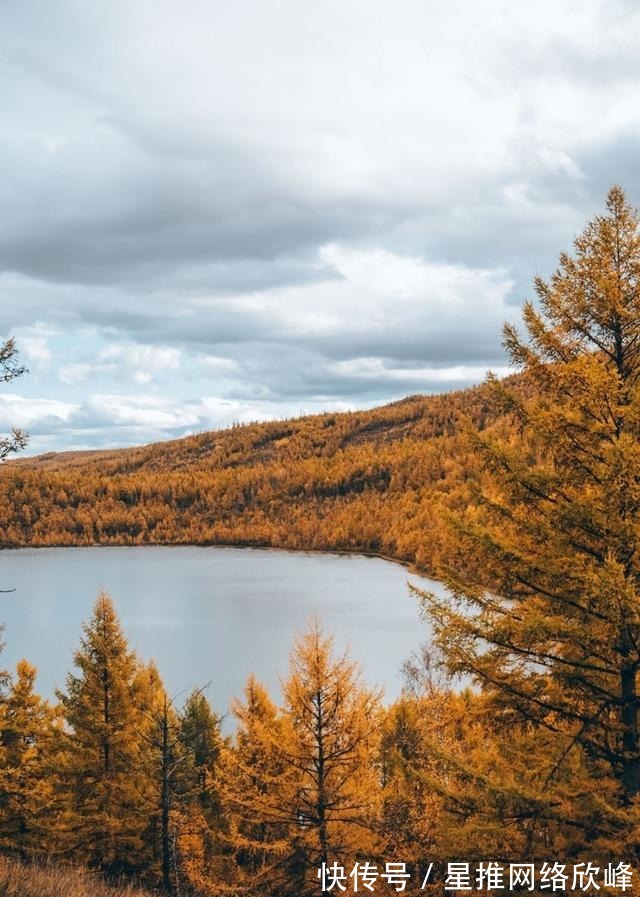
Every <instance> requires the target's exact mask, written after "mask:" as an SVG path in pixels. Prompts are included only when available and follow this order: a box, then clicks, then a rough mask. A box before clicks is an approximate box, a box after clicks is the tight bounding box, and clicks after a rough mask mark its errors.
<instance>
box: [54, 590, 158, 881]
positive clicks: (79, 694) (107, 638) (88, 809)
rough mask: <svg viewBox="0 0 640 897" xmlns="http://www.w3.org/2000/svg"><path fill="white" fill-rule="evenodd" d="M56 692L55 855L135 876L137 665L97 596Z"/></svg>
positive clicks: (139, 830)
mask: <svg viewBox="0 0 640 897" xmlns="http://www.w3.org/2000/svg"><path fill="white" fill-rule="evenodd" d="M74 664H75V667H76V670H77V673H75V674H74V673H69V674H68V676H67V680H66V686H67V688H66V692H65V693H59V694H58V697H59V699H60V701H61V704H62V710H63V714H64V718H65V722H66V724H67V726H68V729H69V731H68V735H67V738H66V744H65V750H64V755H63V758H62V761H61V779H62V788H63V791H64V793H65V795H66V799H67V805H66V812H65V815H64V818H63V819H61V822H62V824H63V829H64V837H63V844H62V849H63V850H65V851H66V852H67V853H71V854H72V855H73V856H74V857H75V858H78V859H82V860H83V861H84V862H86V863H87V864H88V865H90V866H93V867H96V868H99V869H102V870H104V871H105V872H106V873H108V874H119V873H121V872H126V871H129V872H131V871H138V870H139V867H140V857H141V855H142V848H143V844H144V841H143V835H144V831H145V828H146V825H147V806H146V788H145V784H146V783H145V781H144V777H143V776H141V773H140V770H141V766H142V764H141V758H140V754H141V749H142V743H141V730H142V722H143V719H142V716H141V713H140V710H139V708H138V707H137V706H136V700H135V684H136V674H137V662H136V658H135V655H134V653H133V652H132V651H131V650H130V648H129V646H128V643H127V640H126V638H125V636H124V634H123V632H122V629H121V626H120V622H119V620H118V617H117V614H116V611H115V608H114V605H113V602H112V601H111V599H110V598H109V596H108V595H106V594H105V593H104V592H103V593H101V594H100V595H99V596H98V599H97V601H96V603H95V605H94V608H93V613H92V615H91V619H90V621H89V622H88V623H86V624H85V625H84V627H83V636H82V638H81V642H80V648H79V649H78V650H77V651H76V652H75V654H74Z"/></svg>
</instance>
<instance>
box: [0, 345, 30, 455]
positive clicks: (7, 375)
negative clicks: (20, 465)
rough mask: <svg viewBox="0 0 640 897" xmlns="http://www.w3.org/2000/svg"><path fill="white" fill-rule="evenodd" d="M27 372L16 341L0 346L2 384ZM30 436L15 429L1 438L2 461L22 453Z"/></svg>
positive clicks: (0, 380)
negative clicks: (21, 360)
mask: <svg viewBox="0 0 640 897" xmlns="http://www.w3.org/2000/svg"><path fill="white" fill-rule="evenodd" d="M26 372H27V369H26V367H24V365H22V364H20V362H19V361H18V348H17V346H16V343H15V340H14V339H8V340H6V341H5V342H4V343H2V344H1V345H0V383H9V382H10V381H11V380H15V379H16V377H21V376H22V375H23V374H25V373H26ZM27 440H28V436H27V434H26V433H25V432H24V431H23V430H17V429H13V430H12V431H11V434H10V435H9V436H3V437H2V438H0V461H4V459H5V458H7V457H8V456H9V455H12V454H14V453H15V452H19V451H21V450H22V449H23V448H25V446H26V444H27Z"/></svg>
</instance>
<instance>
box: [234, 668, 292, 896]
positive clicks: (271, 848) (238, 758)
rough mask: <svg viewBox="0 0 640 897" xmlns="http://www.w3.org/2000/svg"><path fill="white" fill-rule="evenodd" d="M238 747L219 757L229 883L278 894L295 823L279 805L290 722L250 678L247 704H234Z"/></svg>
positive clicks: (288, 772)
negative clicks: (288, 723) (287, 725)
mask: <svg viewBox="0 0 640 897" xmlns="http://www.w3.org/2000/svg"><path fill="white" fill-rule="evenodd" d="M232 710H233V714H234V716H235V718H236V721H237V729H236V736H235V744H234V745H230V744H228V743H225V744H224V745H223V748H222V751H221V754H220V764H219V775H218V777H217V780H216V794H217V795H219V797H220V799H221V802H222V809H223V813H224V816H225V820H226V831H225V832H224V835H223V839H224V843H225V845H226V851H227V853H228V856H229V858H230V860H231V863H230V865H231V867H232V869H233V872H232V876H231V883H233V884H234V885H235V886H236V887H238V888H241V889H242V890H243V891H245V892H246V893H249V894H253V893H255V894H268V895H274V897H275V895H277V894H278V893H279V890H280V888H281V887H286V884H287V881H286V879H287V875H286V870H285V858H286V856H287V854H288V849H289V836H290V828H291V820H290V818H289V817H288V815H287V813H286V812H284V813H283V809H284V806H283V804H282V803H281V801H282V800H283V799H284V795H285V793H289V788H290V784H289V783H290V779H291V776H292V769H291V767H290V765H289V763H288V759H287V757H286V756H285V755H284V753H283V750H282V748H283V743H284V737H285V729H286V721H285V720H284V718H283V716H282V714H281V713H280V711H279V710H278V708H277V707H276V705H275V704H274V703H273V701H272V700H271V698H270V697H269V694H268V692H267V689H266V688H265V687H264V685H262V683H260V682H258V680H257V679H256V678H255V676H253V675H251V676H249V678H248V680H247V684H246V686H245V689H244V700H242V701H240V700H236V701H234V703H233V705H232Z"/></svg>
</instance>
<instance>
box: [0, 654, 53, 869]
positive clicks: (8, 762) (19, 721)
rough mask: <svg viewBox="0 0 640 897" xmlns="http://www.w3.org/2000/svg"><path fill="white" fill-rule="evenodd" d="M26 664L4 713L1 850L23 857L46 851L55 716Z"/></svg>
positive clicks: (0, 720) (0, 731)
mask: <svg viewBox="0 0 640 897" xmlns="http://www.w3.org/2000/svg"><path fill="white" fill-rule="evenodd" d="M35 678H36V669H35V667H33V666H31V664H30V663H28V662H27V661H26V660H21V661H20V662H19V663H18V665H17V668H16V673H15V676H14V677H12V681H11V686H10V689H9V691H8V694H7V696H6V699H5V700H4V701H3V703H2V709H1V713H0V845H1V846H2V848H4V849H8V850H11V851H15V852H16V853H18V854H19V855H20V856H22V857H28V856H31V855H33V854H35V853H37V852H39V851H40V852H41V851H43V849H44V846H45V843H46V840H47V837H46V836H47V829H48V826H49V824H50V823H51V814H50V808H51V806H52V803H53V781H54V777H53V776H52V774H51V773H52V770H51V769H50V762H51V752H52V742H53V736H54V730H53V725H54V714H53V711H52V709H51V707H50V706H49V704H48V703H47V702H46V701H44V700H43V699H42V698H41V697H40V696H39V695H38V694H37V693H36V692H35V688H34V686H35Z"/></svg>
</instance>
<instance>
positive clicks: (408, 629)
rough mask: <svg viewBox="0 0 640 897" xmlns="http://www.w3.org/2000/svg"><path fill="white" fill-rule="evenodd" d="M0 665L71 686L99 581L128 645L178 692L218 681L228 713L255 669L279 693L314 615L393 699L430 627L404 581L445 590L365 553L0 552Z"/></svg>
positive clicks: (49, 688)
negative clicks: (23, 664)
mask: <svg viewBox="0 0 640 897" xmlns="http://www.w3.org/2000/svg"><path fill="white" fill-rule="evenodd" d="M0 568H1V574H0V585H1V587H2V588H13V587H15V589H16V591H15V592H13V593H11V594H7V595H0V622H4V624H5V631H4V641H5V648H4V651H3V652H2V655H0V667H3V668H5V669H6V668H9V669H12V668H14V667H15V664H16V661H18V660H19V659H20V658H21V657H26V658H27V659H28V660H29V661H30V662H31V663H33V664H35V666H37V668H38V690H39V691H40V693H41V694H43V695H46V696H49V697H51V696H52V695H53V692H54V688H55V687H56V686H58V687H60V686H63V685H64V679H65V674H66V672H67V671H68V670H69V669H70V668H71V665H72V654H73V651H74V649H75V648H76V647H77V646H78V643H79V638H80V633H81V624H82V621H83V620H86V619H87V618H88V617H89V615H90V613H91V608H92V604H93V602H94V600H95V597H96V595H97V593H98V591H99V590H100V589H105V590H106V591H107V592H108V593H109V594H110V595H111V597H112V598H113V600H114V602H115V604H116V607H117V610H118V613H119V615H120V619H121V621H122V623H123V626H124V629H125V632H126V634H127V636H128V638H129V640H130V643H131V645H132V646H133V647H135V648H136V650H137V651H138V652H139V654H140V655H141V656H142V657H143V658H145V659H150V658H154V659H155V660H156V662H157V664H158V667H159V670H160V673H161V675H162V677H163V679H164V682H165V684H166V686H167V688H168V689H169V691H170V693H171V694H176V693H178V692H181V691H182V690H183V689H191V687H193V686H198V687H199V686H202V685H204V684H205V683H207V682H211V687H210V688H209V689H208V692H207V694H208V697H209V699H210V701H211V703H212V705H213V706H214V708H215V710H216V711H217V712H219V713H224V712H226V710H227V708H228V705H229V702H230V700H231V698H232V697H234V696H239V695H241V693H242V689H243V686H244V683H245V681H246V678H247V675H248V674H249V673H250V672H253V673H255V674H256V676H257V677H258V678H259V679H260V680H261V681H263V682H264V683H265V684H266V685H267V686H268V687H269V689H270V691H271V693H272V695H273V696H274V697H279V681H280V678H281V677H284V676H285V675H286V673H287V664H288V655H289V652H290V650H291V646H292V643H293V640H294V638H295V636H296V634H297V633H299V632H300V631H301V630H302V629H304V627H305V624H306V623H307V622H308V621H309V620H310V619H311V618H312V616H313V615H314V614H317V615H318V616H319V618H320V620H321V622H322V624H323V626H324V627H325V628H326V630H327V631H328V632H331V633H332V634H333V635H334V636H335V639H336V648H337V649H339V650H342V649H344V648H345V647H346V646H347V645H349V646H350V647H351V650H352V655H353V656H354V657H355V658H356V659H358V660H359V661H361V663H362V665H363V672H364V675H365V679H366V681H367V682H369V683H370V684H372V685H373V684H376V685H380V686H383V687H384V690H385V696H386V697H387V699H393V698H394V697H396V696H397V695H398V693H399V691H400V688H401V686H402V678H401V675H400V667H401V665H402V663H403V661H404V660H405V659H406V658H407V657H408V656H409V655H410V654H411V653H412V652H413V651H416V650H418V649H419V648H420V645H421V643H422V642H424V640H425V639H426V638H427V636H428V628H427V625H426V624H425V623H424V621H422V620H421V619H420V616H419V609H418V603H417V601H416V599H415V598H414V597H413V596H412V595H411V594H410V593H409V590H408V587H407V582H408V581H410V582H412V583H413V584H415V585H417V586H419V587H422V588H427V587H429V588H441V587H439V586H438V584H436V583H432V582H431V581H429V580H426V579H423V578H421V577H419V576H416V575H413V574H410V573H408V572H407V570H406V569H405V568H404V567H402V566H401V565H399V564H394V563H392V562H390V561H384V560H382V559H379V558H370V557H362V556H359V555H338V554H318V553H311V552H287V551H278V550H261V549H251V548H226V547H225V548H222V547H204V548H203V547H183V546H172V547H140V548H110V547H104V548H39V549H20V550H17V551H3V552H2V553H1V555H0Z"/></svg>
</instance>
